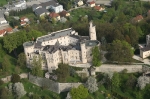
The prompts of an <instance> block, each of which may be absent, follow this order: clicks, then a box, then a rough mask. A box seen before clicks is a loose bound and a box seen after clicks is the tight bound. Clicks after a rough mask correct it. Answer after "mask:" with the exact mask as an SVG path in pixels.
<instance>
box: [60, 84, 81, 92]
mask: <svg viewBox="0 0 150 99" xmlns="http://www.w3.org/2000/svg"><path fill="white" fill-rule="evenodd" d="M81 84H82V83H58V88H59V92H58V93H61V92H65V91H69V90H70V89H71V88H77V87H78V86H79V85H81Z"/></svg>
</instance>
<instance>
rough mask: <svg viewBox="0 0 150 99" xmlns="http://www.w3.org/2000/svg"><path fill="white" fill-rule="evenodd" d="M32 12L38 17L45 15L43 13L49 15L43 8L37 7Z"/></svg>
mask: <svg viewBox="0 0 150 99" xmlns="http://www.w3.org/2000/svg"><path fill="white" fill-rule="evenodd" d="M34 12H35V14H36V15H37V16H39V17H42V16H45V15H49V13H50V12H49V11H48V10H46V9H44V8H38V9H36V10H35V11H34Z"/></svg>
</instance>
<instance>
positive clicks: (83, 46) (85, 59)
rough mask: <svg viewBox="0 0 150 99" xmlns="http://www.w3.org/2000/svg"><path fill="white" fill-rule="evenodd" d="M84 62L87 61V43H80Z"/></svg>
mask: <svg viewBox="0 0 150 99" xmlns="http://www.w3.org/2000/svg"><path fill="white" fill-rule="evenodd" d="M80 46H81V60H82V63H87V57H86V48H85V43H80Z"/></svg>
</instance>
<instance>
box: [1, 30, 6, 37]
mask: <svg viewBox="0 0 150 99" xmlns="http://www.w3.org/2000/svg"><path fill="white" fill-rule="evenodd" d="M5 34H6V30H5V29H2V30H0V37H3V36H4V35H5Z"/></svg>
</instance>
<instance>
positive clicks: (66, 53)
mask: <svg viewBox="0 0 150 99" xmlns="http://www.w3.org/2000/svg"><path fill="white" fill-rule="evenodd" d="M95 28H96V26H95V25H94V24H93V22H92V21H91V22H90V23H89V36H80V35H78V32H76V31H75V30H74V29H72V28H68V29H64V30H60V31H56V32H52V33H50V34H48V35H45V36H42V37H38V38H37V39H36V41H35V42H34V41H30V42H25V43H24V44H23V46H24V53H25V55H26V63H27V67H29V68H32V65H31V64H32V60H33V58H36V59H38V57H39V56H41V58H42V60H43V61H42V69H44V70H48V71H49V72H52V70H55V69H57V68H58V64H59V63H67V64H84V63H91V62H92V51H91V50H92V48H93V47H94V46H99V45H100V43H99V41H98V40H97V38H96V29H95Z"/></svg>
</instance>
